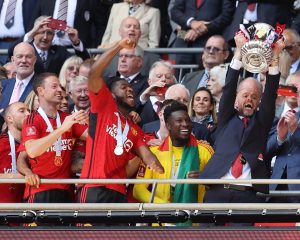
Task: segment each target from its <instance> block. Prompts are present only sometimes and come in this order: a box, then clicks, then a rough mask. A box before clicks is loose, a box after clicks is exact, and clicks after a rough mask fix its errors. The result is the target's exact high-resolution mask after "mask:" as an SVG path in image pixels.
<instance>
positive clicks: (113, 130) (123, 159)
mask: <svg viewBox="0 0 300 240" xmlns="http://www.w3.org/2000/svg"><path fill="white" fill-rule="evenodd" d="M89 94H90V101H91V112H90V125H89V136H88V138H87V146H86V157H85V160H84V164H83V169H82V172H81V178H127V176H126V170H125V166H126V164H127V162H128V161H129V160H130V159H132V157H133V156H132V152H133V153H134V151H135V149H137V148H139V147H140V146H142V145H145V142H144V141H143V131H142V130H141V129H140V127H139V126H137V125H136V124H134V123H133V122H132V121H131V120H129V119H126V118H125V117H124V116H122V115H121V114H120V113H119V115H120V119H121V122H122V131H123V130H124V127H125V124H126V120H127V123H128V125H129V131H128V135H127V140H126V141H125V143H124V144H123V149H124V152H123V154H122V155H120V156H117V155H115V154H114V149H115V147H116V144H117V141H116V135H117V125H118V118H117V115H116V113H117V112H118V109H117V105H116V103H115V100H114V98H113V96H112V94H111V92H110V91H109V89H108V88H107V86H106V85H104V86H103V88H102V89H101V90H100V91H99V93H98V94H95V93H93V92H90V93H89ZM103 185H105V186H106V187H107V188H110V189H113V190H115V191H118V192H121V193H122V194H125V185H124V184H102V186H103ZM91 186H101V185H99V184H98V185H95V184H94V185H92V184H87V185H85V187H91Z"/></svg>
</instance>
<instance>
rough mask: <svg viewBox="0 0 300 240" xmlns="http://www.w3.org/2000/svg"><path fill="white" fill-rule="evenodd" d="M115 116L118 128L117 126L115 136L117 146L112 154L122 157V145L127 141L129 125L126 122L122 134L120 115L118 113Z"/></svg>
mask: <svg viewBox="0 0 300 240" xmlns="http://www.w3.org/2000/svg"><path fill="white" fill-rule="evenodd" d="M115 114H116V115H117V118H118V126H117V136H116V140H117V145H116V147H115V150H114V153H115V154H116V155H122V154H123V144H124V143H125V141H126V140H127V135H128V131H129V125H128V123H127V120H126V124H125V128H124V131H123V132H122V122H121V118H120V115H119V113H118V112H117V113H115Z"/></svg>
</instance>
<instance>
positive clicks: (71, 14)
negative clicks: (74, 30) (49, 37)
mask: <svg viewBox="0 0 300 240" xmlns="http://www.w3.org/2000/svg"><path fill="white" fill-rule="evenodd" d="M59 2H60V1H59V0H56V2H55V7H54V12H53V18H55V19H57V15H58V8H59ZM76 6H77V1H74V0H68V11H67V25H68V26H70V27H74V20H75V11H76ZM52 43H53V45H61V46H69V45H72V43H71V41H70V39H69V36H68V34H65V35H64V36H63V37H60V38H59V37H57V35H56V34H55V36H54V39H53V42H52Z"/></svg>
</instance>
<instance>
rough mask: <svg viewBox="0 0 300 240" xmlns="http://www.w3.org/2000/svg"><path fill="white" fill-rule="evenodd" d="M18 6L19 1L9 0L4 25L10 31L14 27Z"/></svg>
mask: <svg viewBox="0 0 300 240" xmlns="http://www.w3.org/2000/svg"><path fill="white" fill-rule="evenodd" d="M16 5H17V0H9V2H8V5H7V9H6V15H5V19H4V25H5V26H6V27H7V29H10V28H11V27H12V26H13V25H14V22H15V11H16Z"/></svg>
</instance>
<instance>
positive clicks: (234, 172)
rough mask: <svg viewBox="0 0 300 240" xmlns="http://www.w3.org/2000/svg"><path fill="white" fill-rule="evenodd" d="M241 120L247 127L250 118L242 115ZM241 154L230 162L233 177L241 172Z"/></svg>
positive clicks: (238, 175) (237, 176) (236, 176)
mask: <svg viewBox="0 0 300 240" xmlns="http://www.w3.org/2000/svg"><path fill="white" fill-rule="evenodd" d="M242 121H243V125H244V128H247V127H248V124H249V121H250V119H249V118H248V117H244V118H242ZM242 157H243V156H242V154H241V153H240V154H239V155H238V156H237V158H236V159H235V161H234V162H233V164H232V167H231V174H232V176H234V177H235V178H239V177H240V176H241V175H242V173H243V163H242Z"/></svg>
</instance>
